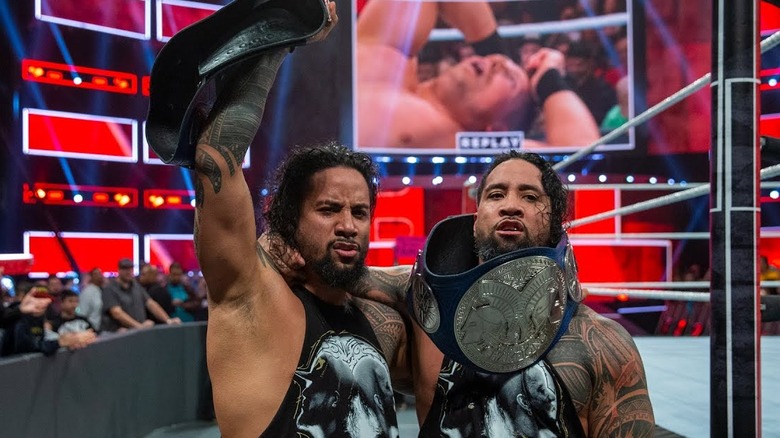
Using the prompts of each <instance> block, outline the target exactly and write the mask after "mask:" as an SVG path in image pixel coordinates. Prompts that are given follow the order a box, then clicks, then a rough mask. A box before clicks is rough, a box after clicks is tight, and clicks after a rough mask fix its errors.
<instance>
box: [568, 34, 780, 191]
mask: <svg viewBox="0 0 780 438" xmlns="http://www.w3.org/2000/svg"><path fill="white" fill-rule="evenodd" d="M778 44H780V32H775V33H773V34H772V35H771V36H770V37H768V38H766V39H765V40H764V41H761V53H764V52H766V51H767V50H769V49H771V48H772V47H775V46H776V45H778ZM711 76H712V75H711V74H710V73H707V74H706V75H704V76H702V77H700V78H699V79H696V80H695V81H693V82H692V83H690V84H688V85H687V86H686V87H684V88H683V89H681V90H680V91H678V92H676V93H674V94H672V95H671V96H669V97H667V98H666V99H664V100H662V101H660V102H658V103H657V104H655V105H654V106H652V107H651V108H648V109H647V110H645V112H643V113H642V114H639V115H638V116H636V117H634V118H633V119H631V120H629V121H627V122H626V123H624V124H622V125H621V126H620V127H619V128H617V129H615V130H614V131H611V132H610V133H608V134H606V135H605V136H603V137H601V138H600V139H598V140H596V141H595V142H593V143H591V144H590V145H589V146H587V147H584V148H582V149H580V150H579V151H577V152H575V153H573V154H571V155H569V156H568V157H566V158H565V159H564V160H563V161H560V162H558V163H557V164H555V165H554V166H553V169H555V170H558V171H560V170H561V169H564V168H565V167H566V166H568V165H569V164H572V163H574V162H575V161H577V160H579V159H580V158H582V157H584V156H585V155H588V154H589V153H591V152H593V150H594V149H596V148H597V147H599V146H601V145H602V144H605V143H608V142H610V141H612V140H614V139H616V138H618V137H620V136H621V135H623V134H624V133H625V132H626V131H628V130H629V129H631V128H633V127H635V126H637V125H641V124H642V123H644V122H646V121H647V120H649V119H651V118H653V117H655V116H656V115H657V114H659V113H661V112H662V111H664V110H666V109H667V108H669V107H670V106H672V105H674V104H676V103H678V102H680V101H681V100H683V99H685V98H686V97H688V96H690V95H691V94H693V93H695V92H697V91H699V90H700V89H702V88H704V87H705V86H707V84H709V83H710V78H711ZM707 191H708V192H709V186H707Z"/></svg>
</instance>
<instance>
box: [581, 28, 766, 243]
mask: <svg viewBox="0 0 780 438" xmlns="http://www.w3.org/2000/svg"><path fill="white" fill-rule="evenodd" d="M775 35H777V34H775ZM624 126H625V125H624ZM777 175H780V164H775V165H774V166H769V167H767V168H764V169H761V179H762V180H763V179H768V178H772V177H775V176H777ZM709 193H710V185H709V184H704V185H701V186H698V187H694V188H692V189H688V190H683V191H682V192H677V193H671V194H669V195H664V196H660V197H658V198H655V199H649V200H647V201H642V202H637V203H636V204H631V205H628V206H625V207H620V208H616V209H614V210H611V211H605V212H603V213H598V214H594V215H593V216H587V217H583V218H580V219H576V220H573V221H571V222H569V226H568V228H574V227H576V226H579V225H585V224H590V223H593V222H598V221H600V220H603V219H609V218H611V217H615V216H625V215H628V214H631V213H637V212H640V211H645V210H649V209H651V208H655V207H661V206H664V205H668V204H674V203H675V202H680V201H685V200H687V199H691V198H695V197H697V196H702V195H706V194H709Z"/></svg>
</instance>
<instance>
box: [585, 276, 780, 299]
mask: <svg viewBox="0 0 780 438" xmlns="http://www.w3.org/2000/svg"><path fill="white" fill-rule="evenodd" d="M685 283H697V284H698V283H701V284H704V285H705V286H706V287H707V288H709V286H710V284H709V282H706V281H695V282H694V281H688V282H670V283H667V284H668V285H670V286H678V287H679V286H680V285H682V284H685ZM624 284H625V283H624ZM761 286H765V287H778V286H780V281H762V282H761ZM582 287H583V288H586V289H587V290H588V295H593V296H599V297H617V296H621V295H622V296H626V297H628V298H639V299H647V300H677V301H700V302H709V301H710V292H709V291H706V292H687V291H681V290H657V289H630V288H624V287H600V286H588V285H587V284H586V283H583V284H582Z"/></svg>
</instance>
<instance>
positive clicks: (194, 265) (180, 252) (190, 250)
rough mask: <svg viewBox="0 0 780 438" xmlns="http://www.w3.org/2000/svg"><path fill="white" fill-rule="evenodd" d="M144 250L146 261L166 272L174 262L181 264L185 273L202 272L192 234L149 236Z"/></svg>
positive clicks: (146, 238)
mask: <svg viewBox="0 0 780 438" xmlns="http://www.w3.org/2000/svg"><path fill="white" fill-rule="evenodd" d="M144 248H145V251H144V260H146V261H147V262H148V263H150V264H152V265H155V266H158V267H161V268H163V269H164V270H165V271H166V272H168V266H170V265H171V263H173V262H179V263H181V267H182V269H184V271H199V270H200V265H199V264H198V259H197V257H196V256H195V243H194V242H193V240H192V234H147V235H146V236H144Z"/></svg>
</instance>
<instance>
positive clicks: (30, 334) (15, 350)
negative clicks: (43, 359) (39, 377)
mask: <svg viewBox="0 0 780 438" xmlns="http://www.w3.org/2000/svg"><path fill="white" fill-rule="evenodd" d="M28 290H29V292H28ZM18 293H19V294H20V304H19V307H20V309H19V312H20V313H21V315H20V316H19V317H18V319H16V321H15V322H14V323H13V324H11V325H9V326H8V328H7V329H6V333H5V335H4V336H3V342H2V354H1V355H2V356H8V355H12V354H22V353H43V354H45V355H51V354H54V353H55V352H56V351H57V350H58V349H59V348H60V347H67V348H70V349H72V350H75V349H78V348H83V347H86V346H87V345H89V344H91V343H93V342H94V341H95V332H94V331H91V330H87V331H82V332H78V333H65V334H63V335H58V334H57V333H55V332H53V331H51V330H47V329H46V325H47V323H46V321H45V319H44V313H45V310H44V311H41V310H40V307H41V306H40V304H41V303H43V302H45V301H50V300H51V298H50V296H51V294H50V293H49V291H48V289H47V288H46V287H44V286H34V287H32V288H31V289H28V287H27V286H25V287H24V288H22V287H20V288H19V290H18ZM28 295H29V296H30V297H32V298H29V297H28ZM33 299H36V300H43V301H36V300H33ZM74 309H75V307H74Z"/></svg>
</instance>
